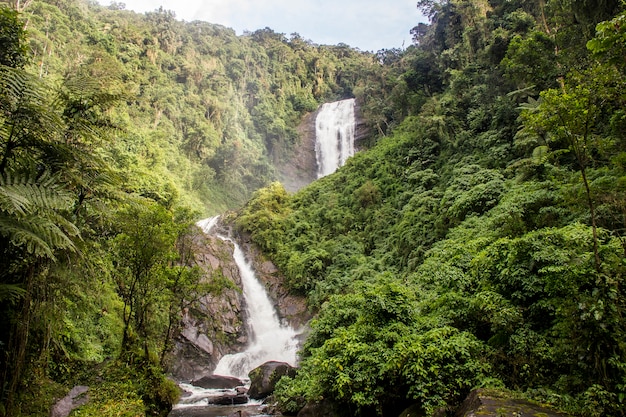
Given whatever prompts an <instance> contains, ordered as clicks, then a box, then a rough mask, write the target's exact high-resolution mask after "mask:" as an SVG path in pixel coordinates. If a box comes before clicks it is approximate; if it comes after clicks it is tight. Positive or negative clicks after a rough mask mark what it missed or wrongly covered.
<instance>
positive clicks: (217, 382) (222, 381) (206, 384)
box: [191, 375, 244, 389]
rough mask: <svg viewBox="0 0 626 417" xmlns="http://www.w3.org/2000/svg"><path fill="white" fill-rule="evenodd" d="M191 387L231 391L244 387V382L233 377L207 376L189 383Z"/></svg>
mask: <svg viewBox="0 0 626 417" xmlns="http://www.w3.org/2000/svg"><path fill="white" fill-rule="evenodd" d="M191 385H193V386H196V387H200V388H205V389H231V388H237V387H240V386H242V385H244V382H243V381H242V380H241V379H239V378H235V377H234V376H222V375H208V376H203V377H202V378H200V379H196V380H194V381H191Z"/></svg>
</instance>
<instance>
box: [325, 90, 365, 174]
mask: <svg viewBox="0 0 626 417" xmlns="http://www.w3.org/2000/svg"><path fill="white" fill-rule="evenodd" d="M354 106H355V100H354V99H353V98H351V99H347V100H341V101H335V102H333V103H325V104H324V105H322V107H321V109H320V111H319V112H318V114H317V118H316V119H315V157H316V159H317V178H321V177H323V176H326V175H328V174H332V173H333V172H335V171H336V170H337V168H339V167H340V166H342V165H343V164H345V162H346V160H347V159H348V158H349V157H351V156H352V155H354V132H355V125H356V120H355V117H354Z"/></svg>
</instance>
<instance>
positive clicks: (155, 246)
mask: <svg viewBox="0 0 626 417" xmlns="http://www.w3.org/2000/svg"><path fill="white" fill-rule="evenodd" d="M116 225H117V227H118V228H119V233H118V234H117V235H116V236H115V238H114V239H113V241H112V242H111V243H112V249H113V251H114V254H115V255H114V261H113V262H114V266H115V268H116V270H115V275H114V279H115V281H116V283H117V288H118V293H119V295H120V297H121V298H122V300H123V302H124V312H123V320H124V335H123V340H122V351H123V353H128V352H130V351H131V350H132V349H133V348H134V346H135V345H136V344H137V343H140V344H143V348H144V351H145V354H146V358H148V357H149V353H150V352H149V342H150V340H149V339H150V338H151V336H153V333H151V332H152V331H153V328H154V327H155V323H154V321H155V320H156V319H157V317H158V314H159V310H158V307H157V306H158V303H159V298H160V296H161V293H162V292H163V291H164V289H165V284H166V276H165V274H166V270H167V269H168V266H169V265H170V264H171V263H172V262H173V261H174V260H175V259H176V256H177V255H176V252H175V246H174V244H175V243H176V236H177V235H176V229H175V227H174V223H173V220H172V214H171V213H170V212H168V211H167V210H166V209H165V208H164V207H163V206H161V205H158V204H156V203H151V202H149V201H138V202H136V203H134V204H131V205H129V206H128V207H126V208H124V209H123V210H121V211H120V212H119V214H118V215H117V216H116Z"/></svg>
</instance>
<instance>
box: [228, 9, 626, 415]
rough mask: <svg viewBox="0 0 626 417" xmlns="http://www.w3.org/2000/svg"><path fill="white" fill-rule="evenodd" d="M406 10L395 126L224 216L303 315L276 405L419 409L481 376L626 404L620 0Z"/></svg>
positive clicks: (564, 399) (448, 398) (592, 406)
mask: <svg viewBox="0 0 626 417" xmlns="http://www.w3.org/2000/svg"><path fill="white" fill-rule="evenodd" d="M418 7H420V8H421V9H422V10H423V11H424V12H425V14H427V15H428V16H429V17H430V24H428V25H426V24H420V25H418V26H416V27H415V28H414V29H413V34H414V37H415V43H414V45H412V46H411V47H409V48H408V49H407V50H406V51H400V52H399V53H398V54H393V53H387V54H386V55H385V57H384V58H385V61H386V63H387V64H388V65H389V68H390V69H389V70H388V73H389V74H394V76H393V77H392V78H390V79H389V83H388V84H387V87H388V88H391V90H392V91H394V92H395V93H397V94H392V95H390V96H389V100H390V101H389V106H390V108H394V109H397V111H396V112H395V113H394V114H396V115H397V116H399V117H396V119H395V121H396V122H397V124H396V125H395V127H394V128H393V129H392V131H391V132H388V134H387V135H386V136H385V137H383V138H381V139H380V140H379V141H378V143H377V144H376V146H375V147H373V148H372V149H371V150H369V151H367V152H361V153H359V154H357V155H356V156H355V157H353V158H351V159H350V160H349V161H348V162H347V164H346V165H345V166H344V167H342V168H340V169H339V170H338V172H337V173H335V174H334V175H331V176H328V177H325V178H323V179H321V180H318V181H316V182H315V183H313V184H311V185H310V186H309V187H307V188H305V189H303V190H301V191H299V192H297V193H295V194H293V195H290V194H288V193H286V192H285V190H284V188H283V187H282V186H281V185H280V184H278V183H274V184H272V185H271V186H269V187H266V188H264V189H262V190H259V191H258V192H257V193H256V194H255V196H254V198H253V199H251V201H250V202H249V203H248V204H247V205H246V206H245V207H244V208H243V209H242V210H241V211H240V212H239V213H238V215H237V220H236V221H237V223H238V225H239V227H241V228H242V229H243V230H245V231H247V232H249V233H251V236H252V237H253V239H254V240H255V242H257V243H258V244H259V245H260V246H261V247H262V248H263V249H264V251H265V252H266V253H267V254H268V256H269V257H271V259H272V260H273V261H274V262H275V263H276V264H277V265H278V266H279V269H280V270H281V271H283V272H284V273H285V276H286V282H287V284H288V285H289V286H290V288H291V290H292V291H294V292H296V293H300V294H304V295H306V296H307V297H308V300H309V303H310V305H311V306H312V307H313V308H315V309H317V311H318V312H319V313H318V316H317V319H316V320H315V321H314V323H313V325H312V333H311V335H310V337H309V338H308V340H307V342H306V344H305V346H304V348H303V351H302V362H301V367H300V370H299V372H298V375H297V376H296V377H295V378H293V379H289V378H284V379H283V380H282V381H281V383H280V386H279V389H278V392H277V397H278V399H279V401H280V404H281V407H282V408H283V410H285V411H288V412H296V411H297V410H299V409H300V408H301V407H302V406H303V405H304V404H305V403H306V402H310V401H318V400H322V399H324V400H326V401H330V402H331V403H332V404H334V405H335V406H336V410H337V413H338V414H339V415H359V416H370V415H371V416H373V415H384V416H397V415H399V413H400V412H401V411H402V410H403V409H404V408H406V407H408V406H411V405H412V406H414V407H417V409H418V410H421V412H422V413H423V414H420V415H433V413H434V412H436V411H439V412H441V411H442V410H443V411H444V412H448V413H451V412H453V410H454V407H455V405H457V404H458V403H459V401H461V400H462V399H463V398H464V397H465V395H467V393H468V392H469V390H470V389H472V388H473V387H491V388H494V389H499V390H503V391H512V392H515V393H516V394H515V395H523V396H526V397H527V398H531V399H534V400H537V401H540V402H542V403H547V404H552V405H554V406H556V407H558V408H560V409H562V410H564V411H567V412H569V413H571V414H574V415H584V416H624V415H626V334H625V330H626V287H625V284H624V279H625V273H626V85H625V83H626V11H625V9H626V3H624V2H623V1H613V0H532V1H531V0H529V1H521V0H489V1H488V0H471V1H461V0H441V1H435V0H421V1H419V2H418ZM405 116H406V117H405ZM438 415H439V414H438Z"/></svg>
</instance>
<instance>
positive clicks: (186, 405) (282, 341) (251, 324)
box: [169, 217, 299, 417]
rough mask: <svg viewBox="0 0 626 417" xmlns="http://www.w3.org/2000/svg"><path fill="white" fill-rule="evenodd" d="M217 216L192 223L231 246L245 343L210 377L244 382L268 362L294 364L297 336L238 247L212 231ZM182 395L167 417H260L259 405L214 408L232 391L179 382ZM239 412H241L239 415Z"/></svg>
mask: <svg viewBox="0 0 626 417" xmlns="http://www.w3.org/2000/svg"><path fill="white" fill-rule="evenodd" d="M218 220H219V217H211V218H208V219H204V220H201V221H199V222H197V223H196V224H197V225H198V226H199V227H200V228H201V229H202V230H203V231H204V233H206V234H210V235H213V236H216V237H218V238H220V239H222V240H225V241H229V242H231V243H232V244H233V246H234V252H233V259H234V261H235V264H236V265H237V268H238V269H239V273H240V276H241V282H242V287H243V288H242V292H243V297H244V300H245V306H246V313H247V325H248V335H249V340H250V342H249V344H248V346H247V347H246V349H245V350H243V351H242V352H239V353H234V354H229V355H225V356H224V357H222V359H221V360H220V361H219V363H218V364H217V366H216V368H215V370H214V371H213V375H219V376H223V377H236V378H239V379H240V380H242V381H244V382H245V381H248V373H249V372H250V371H251V370H253V369H254V368H256V367H258V366H260V365H262V364H263V363H265V362H268V361H279V362H287V363H289V364H290V365H292V366H295V365H296V362H297V350H298V347H299V341H298V333H297V332H296V331H295V330H294V329H293V328H291V327H290V326H288V325H283V324H281V323H280V320H279V318H278V315H277V313H276V309H275V308H274V305H273V303H272V302H271V300H270V299H269V297H268V295H267V293H266V291H265V288H264V287H263V284H262V283H261V282H260V281H259V280H258V279H257V276H256V274H255V271H254V269H253V267H252V264H251V263H250V262H248V261H247V260H246V257H245V254H244V252H243V251H242V249H241V247H240V246H239V245H238V244H237V242H235V241H234V240H233V239H231V238H229V237H226V236H222V235H220V234H219V233H216V232H215V231H214V228H215V226H216V225H217V223H218ZM179 385H180V387H181V388H182V389H183V391H184V392H185V395H184V396H183V398H182V399H181V401H180V402H179V403H178V404H176V405H175V406H174V409H173V410H172V412H171V413H170V414H169V416H170V417H222V416H230V415H248V416H263V415H264V414H263V413H262V412H261V408H262V406H261V402H259V401H252V400H250V401H248V402H246V403H243V404H241V403H237V404H240V405H234V404H235V403H233V405H214V403H213V402H212V399H214V398H216V397H224V396H231V395H232V396H235V395H238V394H239V391H238V390H239V388H241V387H238V388H236V389H228V388H225V389H222V388H218V389H204V388H200V387H197V386H194V385H192V384H191V383H180V384H179ZM242 410H244V411H243V412H242Z"/></svg>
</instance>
